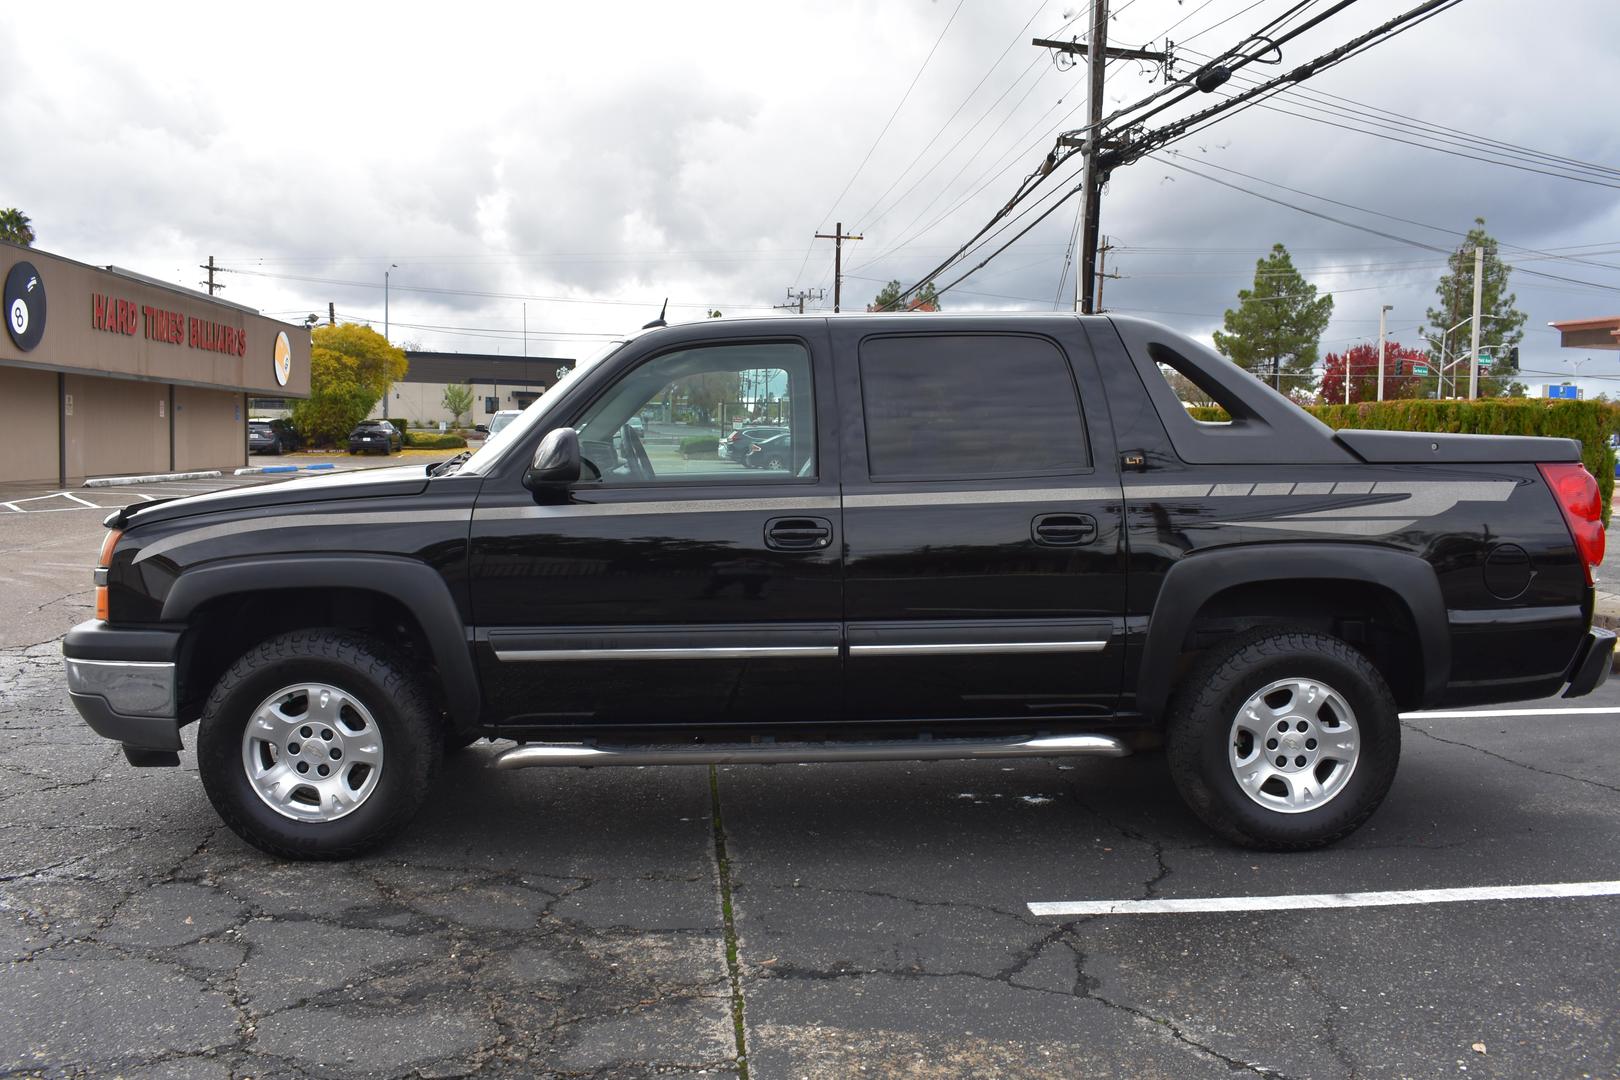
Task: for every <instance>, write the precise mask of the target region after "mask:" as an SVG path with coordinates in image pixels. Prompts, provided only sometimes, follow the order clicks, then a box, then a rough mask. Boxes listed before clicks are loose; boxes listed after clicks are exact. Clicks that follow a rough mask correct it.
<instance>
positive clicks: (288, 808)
mask: <svg viewBox="0 0 1620 1080" xmlns="http://www.w3.org/2000/svg"><path fill="white" fill-rule="evenodd" d="M435 715H436V714H435V713H434V711H433V708H432V706H431V705H430V703H429V701H428V698H427V695H426V694H425V693H424V692H423V690H422V688H421V686H420V685H419V684H418V683H417V681H416V679H415V678H414V676H412V675H411V674H410V672H409V669H408V668H407V667H406V666H405V665H404V664H403V663H401V662H400V661H399V660H397V659H396V658H395V657H394V656H393V654H392V653H391V652H390V651H389V650H388V649H387V648H385V647H384V646H383V645H382V644H381V643H380V642H377V641H375V640H373V639H371V638H367V637H364V636H361V635H358V634H354V633H350V632H348V631H343V630H332V629H325V630H298V631H293V632H291V633H287V634H282V635H280V636H278V637H274V638H271V639H270V640H269V641H266V642H264V643H262V644H260V645H258V646H256V647H255V648H253V649H252V650H250V651H249V652H248V653H247V654H246V655H244V656H243V657H242V658H241V659H239V660H237V661H236V663H234V664H232V665H231V667H230V668H229V670H227V671H226V672H225V674H224V676H222V677H221V678H220V680H219V683H218V684H217V685H216V686H215V687H214V691H213V693H212V694H211V695H210V696H209V699H208V703H207V705H206V706H205V707H204V709H203V715H202V722H201V724H200V725H199V728H198V736H197V765H198V769H199V771H200V772H201V774H202V781H203V788H204V789H205V790H206V791H207V792H208V798H209V800H210V801H211V802H212V803H213V804H214V809H215V810H217V811H218V812H219V816H220V817H221V818H222V819H223V820H224V821H225V824H226V825H228V826H230V828H231V831H233V832H235V833H236V835H238V836H240V837H241V838H242V839H243V840H246V841H247V842H248V843H250V844H252V845H253V846H254V847H257V848H259V849H260V850H262V851H267V852H269V853H270V854H272V855H278V856H281V857H283V858H289V859H346V858H349V857H351V856H354V855H358V854H360V853H361V852H363V851H366V850H368V849H370V848H372V847H375V846H377V845H378V844H381V843H383V842H384V841H386V840H387V839H389V838H390V837H392V836H393V835H394V834H395V833H396V832H398V831H399V830H400V829H401V828H403V827H404V826H405V824H406V823H407V822H409V821H410V820H411V818H412V817H413V816H414V815H415V814H416V811H417V809H418V808H419V807H420V806H421V803H422V800H423V798H424V796H425V795H426V793H427V790H428V787H429V785H430V783H431V782H432V779H433V776H434V775H435V773H436V772H437V770H438V765H439V759H440V756H441V753H442V747H443V741H444V735H443V733H442V731H441V730H440V729H439V726H438V723H437V721H436V719H435Z"/></svg>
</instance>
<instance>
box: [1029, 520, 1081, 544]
mask: <svg viewBox="0 0 1620 1080" xmlns="http://www.w3.org/2000/svg"><path fill="white" fill-rule="evenodd" d="M1029 534H1030V538H1031V539H1033V540H1034V541H1035V542H1036V543H1037V544H1045V545H1046V546H1048V547H1074V546H1076V545H1078V544H1089V543H1091V542H1092V541H1093V540H1095V539H1097V519H1096V518H1094V517H1092V516H1091V515H1090V514H1042V515H1040V516H1039V517H1037V518H1036V519H1035V520H1034V522H1032V523H1031V524H1030V528H1029Z"/></svg>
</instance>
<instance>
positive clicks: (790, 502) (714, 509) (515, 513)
mask: <svg viewBox="0 0 1620 1080" xmlns="http://www.w3.org/2000/svg"><path fill="white" fill-rule="evenodd" d="M837 509H838V497H837V496H836V495H829V496H824V497H811V498H806V497H804V496H802V495H795V496H782V497H778V498H769V499H671V500H665V501H659V502H615V503H569V504H567V505H564V506H484V507H479V508H478V509H477V510H476V511H474V512H473V519H474V520H476V521H522V520H526V519H530V518H575V517H624V516H628V515H632V514H740V513H744V512H746V511H760V510H766V511H770V512H772V513H778V514H796V513H809V512H810V511H813V510H837Z"/></svg>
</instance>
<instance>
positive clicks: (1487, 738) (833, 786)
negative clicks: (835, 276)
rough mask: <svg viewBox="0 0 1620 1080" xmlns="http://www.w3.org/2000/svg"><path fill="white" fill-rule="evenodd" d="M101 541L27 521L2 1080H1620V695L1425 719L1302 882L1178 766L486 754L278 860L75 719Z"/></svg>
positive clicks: (18, 637)
mask: <svg viewBox="0 0 1620 1080" xmlns="http://www.w3.org/2000/svg"><path fill="white" fill-rule="evenodd" d="M250 480H251V478H241V480H240V481H238V482H250ZM251 482H258V481H251ZM219 483H220V482H219V481H213V482H211V484H212V485H213V486H217V485H218V484H219ZM142 491H144V492H145V493H147V494H158V492H157V491H155V490H154V489H152V488H150V487H148V488H143V489H142ZM74 494H78V495H80V496H82V497H85V498H89V499H91V500H93V501H99V502H110V501H111V498H110V497H109V496H106V495H104V494H103V493H102V492H97V493H95V494H94V495H90V494H89V493H86V492H82V491H76V492H74ZM3 497H4V493H0V498H3ZM64 501H67V502H71V500H64ZM101 516H103V514H102V512H99V511H96V510H92V509H89V508H81V509H80V510H79V511H74V510H70V509H63V510H62V511H61V512H54V513H48V514H47V513H38V514H29V513H17V514H0V587H3V588H4V590H5V595H6V596H7V598H8V600H7V604H6V607H7V613H8V618H7V619H6V620H5V625H4V627H3V628H0V630H3V633H4V637H3V638H0V641H3V646H0V836H3V847H0V850H3V851H4V859H3V860H0V947H3V948H5V949H6V950H8V951H9V956H8V961H9V963H8V970H7V972H6V974H5V977H4V978H3V979H0V1075H14V1074H20V1075H34V1074H36V1073H38V1074H43V1075H50V1076H57V1075H61V1076H79V1075H95V1076H102V1075H122V1076H126V1077H160V1076H161V1077H182V1078H193V1077H194V1078H209V1080H212V1078H225V1077H305V1076H308V1077H334V1076H345V1077H347V1076H362V1077H370V1076H377V1077H409V1076H424V1077H452V1076H480V1077H494V1076H537V1075H538V1076H548V1075H556V1076H615V1077H617V1076H650V1075H664V1074H686V1073H694V1074H708V1075H738V1074H739V1073H740V1072H741V1071H742V1067H743V1066H744V1065H746V1070H747V1073H748V1075H749V1076H753V1077H766V1078H776V1077H783V1078H790V1077H807V1076H808V1077H844V1076H852V1075H870V1076H905V1077H918V1078H924V1077H927V1078H932V1077H957V1076H973V1077H1001V1076H1014V1077H1016V1076H1030V1077H1034V1076H1042V1077H1045V1076H1099V1077H1100V1076H1131V1077H1177V1078H1180V1077H1206V1076H1207V1077H1230V1076H1234V1075H1237V1076H1246V1075H1253V1076H1265V1077H1301V1078H1304V1077H1313V1078H1314V1077H1321V1078H1329V1077H1432V1076H1439V1075H1448V1076H1491V1077H1531V1076H1534V1077H1582V1076H1590V1077H1614V1076H1620V975H1617V972H1620V896H1617V895H1615V893H1616V892H1617V891H1620V884H1617V883H1620V738H1617V736H1616V732H1617V725H1620V684H1615V685H1611V686H1605V687H1604V688H1602V689H1601V690H1600V691H1599V692H1598V693H1596V694H1594V695H1593V696H1591V697H1589V698H1584V699H1580V700H1578V701H1558V700H1552V701H1546V702H1538V703H1530V704H1527V705H1520V706H1513V707H1511V709H1486V710H1474V711H1470V712H1466V713H1463V714H1459V715H1443V716H1425V715H1414V716H1410V717H1408V718H1407V719H1406V721H1405V723H1404V728H1403V734H1404V739H1405V755H1404V760H1403V764H1402V768H1401V772H1400V774H1399V776H1398V777H1397V780H1396V783H1395V787H1394V790H1393V791H1392V792H1391V794H1390V797H1389V799H1388V801H1387V802H1386V803H1385V805H1384V808H1383V809H1382V810H1381V811H1380V812H1379V813H1378V814H1377V815H1376V816H1375V817H1374V818H1373V820H1372V821H1371V822H1370V823H1369V824H1368V825H1367V826H1366V827H1365V828H1363V829H1362V830H1361V831H1360V832H1359V833H1357V834H1356V835H1355V836H1353V837H1351V838H1350V839H1349V840H1347V841H1345V842H1344V843H1341V844H1340V845H1338V846H1337V847H1335V848H1332V849H1330V850H1327V851H1321V852H1315V853H1310V854H1304V855H1286V856H1280V855H1258V854H1255V853H1252V852H1246V851H1241V850H1238V849H1235V848H1232V847H1229V846H1227V845H1225V844H1223V843H1221V842H1218V841H1215V840H1213V839H1212V838H1211V837H1210V835H1209V834H1208V833H1207V832H1205V831H1204V830H1203V828H1202V827H1201V826H1199V825H1198V823H1197V822H1196V821H1195V820H1194V819H1193V818H1192V816H1191V814H1190V813H1188V812H1187V811H1186V810H1185V809H1184V808H1183V807H1182V805H1181V803H1180V802H1179V800H1178V799H1177V797H1176V796H1175V794H1174V793H1173V791H1172V790H1171V787H1170V784H1169V780H1168V776H1167V775H1166V770H1165V767H1164V763H1163V760H1162V758H1160V757H1158V756H1154V755H1145V756H1141V757H1137V758H1129V759H1125V760H1123V761H1088V760H1083V759H1082V760H1077V761H1074V762H1072V763H1068V762H1061V761H1017V762H1010V763H1001V762H975V763H933V764H910V765H907V764H872V765H813V766H750V767H722V768H719V769H716V770H712V771H711V770H708V769H702V768H667V769H600V770H593V771H587V770H555V771H553V770H531V771H519V772H495V771H492V770H489V769H488V768H487V762H488V760H489V757H490V755H491V752H492V751H491V749H490V748H488V747H483V746H480V747H474V748H472V749H471V750H469V751H468V752H466V753H465V754H463V755H461V756H459V757H457V758H455V759H453V760H452V761H450V762H448V763H447V766H446V769H445V771H444V774H443V776H442V777H441V781H440V784H439V786H438V788H437V790H436V792H435V793H434V795H433V797H432V798H431V799H430V800H429V802H428V805H427V807H426V808H425V810H424V811H423V813H422V815H421V817H420V818H419V819H418V821H417V822H416V823H415V825H414V826H413V827H412V828H410V829H409V830H408V831H407V832H406V833H405V834H404V836H403V837H402V838H401V839H400V840H399V841H397V842H396V843H395V844H394V845H392V846H391V847H389V848H388V849H386V850H385V851H382V852H380V853H378V854H376V855H374V856H371V857H368V858H365V859H361V860H358V861H355V862H352V863H348V864H341V865H335V866H334V865H293V864H282V863H278V862H275V861H273V860H271V859H268V858H266V857H265V856H262V855H260V854H259V853H258V852H256V851H254V850H252V849H250V848H247V847H246V846H244V845H243V844H241V843H240V842H239V841H237V839H236V838H235V836H234V835H232V834H231V833H230V832H229V831H228V830H226V829H224V828H223V826H221V825H219V824H218V822H217V819H216V818H215V816H214V813H213V810H212V808H211V807H210V806H209V804H208V802H207V800H206V798H205V797H204V795H203V792H202V788H201V786H200V784H199V783H198V780H197V776H196V765H195V759H194V758H193V757H192V755H191V754H190V753H189V752H187V753H186V754H185V755H183V756H182V765H181V767H180V768H179V769H153V770H135V769H131V768H129V767H128V766H127V765H125V763H124V762H123V759H122V757H121V755H120V754H119V753H118V751H117V749H116V748H115V747H113V746H111V745H109V744H106V743H104V742H103V741H102V740H100V739H99V738H97V737H95V736H94V735H93V734H92V733H91V732H90V731H89V730H88V729H87V728H85V727H84V726H83V724H82V722H80V721H79V719H78V717H77V714H75V713H74V712H73V710H72V708H71V706H70V705H69V704H68V702H67V697H66V693H65V690H64V689H63V686H62V676H61V664H60V656H59V651H58V650H59V646H58V639H59V636H60V634H61V633H62V631H63V630H64V629H66V627H67V626H69V625H71V624H72V623H73V622H75V621H77V620H78V619H79V618H83V617H85V616H84V612H86V611H87V610H88V605H89V590H88V584H89V580H88V579H89V575H88V571H87V570H86V567H87V565H88V563H89V561H90V559H91V558H92V557H93V555H94V551H95V548H96V545H97V543H98V541H99V537H100V535H101V526H100V518H101ZM19 598H20V599H19ZM36 600H41V601H44V602H42V603H37V604H36V603H35V601H36ZM24 609H27V610H24ZM1572 709H1575V710H1580V711H1570V710H1572ZM187 734H188V742H189V735H190V732H188V733H187ZM1593 882H1596V883H1600V884H1601V885H1602V886H1604V887H1605V888H1596V889H1588V890H1586V891H1588V892H1598V893H1603V892H1605V891H1606V892H1607V893H1608V894H1607V895H1568V894H1571V893H1575V892H1579V891H1580V890H1576V889H1571V888H1569V886H1571V885H1572V884H1578V883H1593ZM1519 886H1549V887H1551V888H1548V889H1545V890H1541V891H1540V895H1535V896H1529V897H1518V898H1513V899H1500V898H1496V897H1499V896H1500V895H1501V894H1500V893H1497V892H1492V891H1491V890H1499V889H1506V888H1510V887H1519ZM1441 889H1474V890H1484V891H1483V892H1481V893H1477V894H1469V895H1470V896H1483V897H1485V898H1470V899H1458V898H1457V897H1456V896H1455V895H1451V894H1443V893H1435V892H1433V891H1432V890H1441ZM1412 890H1416V892H1413V893H1412V894H1411V895H1408V896H1405V897H1398V898H1393V899H1399V900H1401V901H1402V902H1401V903H1399V904H1396V905H1394V906H1355V905H1358V904H1363V903H1367V902H1369V901H1368V897H1367V896H1365V895H1364V894H1369V893H1388V892H1390V891H1412ZM1316 894H1325V895H1324V896H1323V898H1322V899H1321V900H1319V901H1311V902H1310V903H1311V905H1312V906H1310V907H1306V908H1302V909H1294V910H1263V908H1264V907H1266V906H1267V904H1268V903H1269V901H1267V900H1266V899H1265V898H1272V897H1290V898H1297V897H1299V896H1302V895H1316ZM1509 895H1513V894H1509ZM1212 898H1221V899H1225V900H1227V901H1228V902H1227V903H1226V904H1224V905H1221V906H1224V907H1226V908H1229V909H1230V910H1222V911H1215V912H1208V911H1196V910H1183V909H1180V908H1178V907H1177V906H1176V905H1174V904H1159V905H1147V906H1145V907H1144V906H1141V905H1137V906H1132V905H1131V903H1130V902H1133V901H1141V900H1163V901H1189V900H1208V899H1212ZM1385 899H1391V898H1387V897H1386V898H1385ZM1295 902H1298V901H1295ZM1099 903H1105V904H1107V905H1108V906H1109V908H1110V911H1109V913H1103V914H1098V913H1093V912H1094V911H1095V907H1094V906H1095V905H1097V904H1099ZM1032 904H1035V905H1057V906H1058V910H1061V911H1073V910H1081V911H1086V912H1088V913H1085V914H1040V913H1038V912H1041V911H1045V910H1047V909H1045V908H1041V907H1037V908H1035V909H1032V908H1031V906H1030V905H1032ZM1086 905H1092V906H1091V907H1088V906H1086ZM1186 906H1187V905H1183V906H1182V907H1183V908H1184V907H1186ZM1160 909H1167V910H1160Z"/></svg>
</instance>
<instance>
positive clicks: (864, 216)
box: [851, 0, 1073, 229]
mask: <svg viewBox="0 0 1620 1080" xmlns="http://www.w3.org/2000/svg"><path fill="white" fill-rule="evenodd" d="M1045 6H1046V0H1036V4H1035V10H1034V11H1032V12H1030V15H1029V20H1028V21H1027V22H1025V23H1024V25H1023V26H1022V27H1020V28H1019V30H1018V33H1017V34H1015V35H1013V39H1012V40H1011V41H1010V42H1008V43H1007V47H1006V48H1005V49H1002V50H1001V55H1000V56H998V57H996V58H995V60H994V61H992V62H991V64H990V66H989V67H988V68H986V69H985V72H984V74H983V75H981V76H980V77H979V81H978V82H976V83H974V84H973V89H971V90H969V91H968V92H967V96H966V97H964V98H963V99H962V100H961V101H960V102H959V103H958V104H957V106H956V109H955V110H954V111H953V112H952V113H951V115H950V116H948V117H946V119H945V122H944V123H943V124H941V125H940V126H939V128H938V130H936V131H935V132H934V134H933V135H932V137H930V138H929V140H928V141H927V142H926V143H924V144H923V148H922V149H921V150H919V151H917V156H916V157H914V158H912V159H911V164H909V165H907V166H906V167H905V168H904V169H901V170H900V174H899V175H898V176H896V177H895V178H894V180H893V182H892V183H890V184H889V186H888V187H887V188H885V189H884V190H883V194H881V195H879V196H878V197H877V198H875V199H873V200H872V205H871V206H868V207H867V208H866V210H865V211H864V212H863V213H861V214H859V215H857V216H856V217H854V218H853V219H851V221H852V224H854V225H857V226H865V227H866V228H868V229H870V228H872V227H873V226H875V225H876V224H877V222H878V221H881V220H882V219H883V214H880V215H878V217H877V218H876V219H874V220H872V221H870V222H869V221H868V215H870V214H871V213H872V211H873V210H876V209H877V207H878V204H879V203H881V202H882V201H883V200H884V199H887V198H888V197H889V192H891V191H893V190H894V189H895V188H896V187H898V186H899V185H900V181H902V180H904V179H905V178H906V174H908V173H909V172H911V170H912V169H914V168H916V167H917V163H918V162H919V161H921V160H922V159H923V156H924V155H925V154H927V153H928V151H929V150H931V149H933V146H934V144H935V143H936V142H938V141H939V137H940V136H941V135H943V134H945V131H946V129H948V128H949V127H950V126H951V122H952V121H954V120H955V119H956V118H957V117H958V116H960V115H961V114H962V110H963V109H965V108H967V103H968V102H969V101H972V100H973V96H974V95H975V94H977V93H978V92H979V88H980V87H981V86H983V85H984V84H985V82H986V81H988V80H989V78H990V76H991V75H993V74H995V71H996V68H998V67H1000V66H1001V62H1002V61H1003V60H1005V59H1007V54H1008V53H1010V52H1012V50H1013V47H1014V46H1015V45H1017V44H1018V42H1019V40H1020V39H1022V38H1023V36H1024V34H1025V33H1026V32H1027V31H1028V30H1029V28H1030V26H1031V25H1032V24H1033V23H1034V22H1035V20H1036V19H1037V18H1039V17H1040V14H1041V9H1042V8H1044V7H1045ZM1070 21H1071V22H1072V21H1073V20H1070ZM1037 62H1038V61H1037ZM1026 71H1027V69H1026ZM1023 77H1024V75H1023V73H1020V74H1019V76H1018V77H1017V78H1015V79H1014V80H1013V81H1012V84H1010V85H1009V86H1008V87H1007V89H1006V90H1003V91H1002V92H1001V97H998V98H996V100H995V101H994V102H992V103H991V105H990V108H991V109H994V108H995V107H996V105H997V104H999V103H1000V101H1001V98H1002V97H1006V96H1007V93H1008V91H1010V90H1011V89H1012V87H1013V86H1016V85H1017V84H1018V83H1019V82H1021V81H1022V80H1023ZM984 115H985V116H988V115H989V109H987V110H985V114H984ZM983 120H984V116H981V117H979V120H978V121H976V122H975V123H974V127H977V126H978V124H979V123H980V122H982V121H983ZM972 131H973V128H972V127H970V128H968V130H967V131H965V132H963V133H962V138H961V139H958V140H957V141H956V142H955V143H953V144H952V145H951V148H950V150H946V151H945V153H944V154H942V155H941V156H940V161H944V160H945V159H946V158H948V157H950V156H951V151H953V150H955V149H956V147H957V146H960V145H961V143H962V139H965V138H967V136H968V135H969V134H970V133H972ZM924 175H926V174H924ZM919 182H921V180H920V178H919ZM915 188H916V184H913V185H912V186H911V187H910V188H907V189H906V195H909V194H911V192H912V191H913V190H915ZM906 195H902V196H900V198H898V199H896V200H895V204H896V205H898V204H899V203H901V202H903V201H904V200H905V197H906ZM890 209H893V207H890ZM883 213H884V214H887V213H888V211H887V210H885V211H884V212H883Z"/></svg>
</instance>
